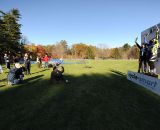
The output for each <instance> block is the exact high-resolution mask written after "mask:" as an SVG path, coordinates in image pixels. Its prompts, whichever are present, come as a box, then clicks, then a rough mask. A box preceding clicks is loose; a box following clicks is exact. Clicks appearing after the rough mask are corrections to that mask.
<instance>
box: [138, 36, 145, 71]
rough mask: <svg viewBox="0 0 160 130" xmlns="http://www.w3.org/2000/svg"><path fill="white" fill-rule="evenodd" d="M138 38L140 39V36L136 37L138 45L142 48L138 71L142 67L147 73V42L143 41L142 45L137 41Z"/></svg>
mask: <svg viewBox="0 0 160 130" xmlns="http://www.w3.org/2000/svg"><path fill="white" fill-rule="evenodd" d="M137 40H138V37H137V38H136V39H135V43H136V45H137V47H138V48H139V50H140V53H139V54H140V55H139V66H138V73H140V70H141V68H142V72H145V73H146V68H147V57H146V54H147V48H146V46H145V43H142V45H141V46H140V45H139V44H138V43H137Z"/></svg>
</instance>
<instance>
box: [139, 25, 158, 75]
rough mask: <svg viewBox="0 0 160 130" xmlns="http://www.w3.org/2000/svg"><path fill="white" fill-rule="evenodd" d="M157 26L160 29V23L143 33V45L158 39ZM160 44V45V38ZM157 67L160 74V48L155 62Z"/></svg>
mask: <svg viewBox="0 0 160 130" xmlns="http://www.w3.org/2000/svg"><path fill="white" fill-rule="evenodd" d="M157 26H158V28H159V29H160V23H159V24H157V25H154V26H152V27H150V28H148V29H146V30H144V31H143V32H141V44H142V43H148V42H149V41H150V40H153V39H154V38H156V31H157ZM159 43H160V36H159ZM155 67H156V72H157V73H158V74H160V48H159V49H158V58H157V60H156V61H155Z"/></svg>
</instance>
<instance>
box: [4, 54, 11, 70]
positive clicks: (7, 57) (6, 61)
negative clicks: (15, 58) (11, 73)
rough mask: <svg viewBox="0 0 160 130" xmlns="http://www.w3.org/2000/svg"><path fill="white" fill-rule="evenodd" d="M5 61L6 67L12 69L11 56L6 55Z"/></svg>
mask: <svg viewBox="0 0 160 130" xmlns="http://www.w3.org/2000/svg"><path fill="white" fill-rule="evenodd" d="M4 61H5V63H6V68H7V69H10V60H9V56H7V54H5V55H4Z"/></svg>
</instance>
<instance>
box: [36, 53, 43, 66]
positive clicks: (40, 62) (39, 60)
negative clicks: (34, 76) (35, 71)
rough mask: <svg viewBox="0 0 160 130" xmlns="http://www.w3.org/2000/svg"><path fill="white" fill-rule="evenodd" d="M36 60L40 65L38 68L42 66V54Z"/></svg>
mask: <svg viewBox="0 0 160 130" xmlns="http://www.w3.org/2000/svg"><path fill="white" fill-rule="evenodd" d="M36 62H37V66H38V68H41V65H42V60H41V57H40V56H37V60H36Z"/></svg>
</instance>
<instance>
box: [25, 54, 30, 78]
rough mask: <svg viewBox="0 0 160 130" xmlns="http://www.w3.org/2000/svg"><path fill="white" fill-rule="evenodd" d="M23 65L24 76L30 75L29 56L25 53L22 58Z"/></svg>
mask: <svg viewBox="0 0 160 130" xmlns="http://www.w3.org/2000/svg"><path fill="white" fill-rule="evenodd" d="M24 64H25V69H26V74H27V75H28V74H31V73H30V69H31V61H30V57H29V55H28V54H27V53H26V54H25V56H24Z"/></svg>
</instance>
